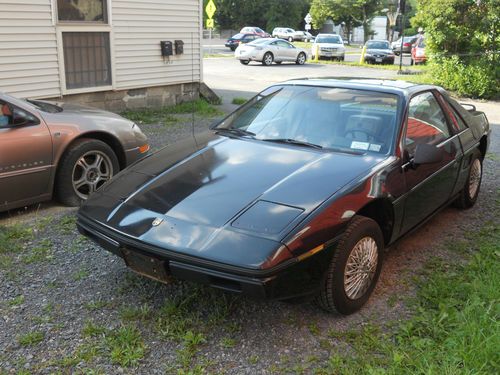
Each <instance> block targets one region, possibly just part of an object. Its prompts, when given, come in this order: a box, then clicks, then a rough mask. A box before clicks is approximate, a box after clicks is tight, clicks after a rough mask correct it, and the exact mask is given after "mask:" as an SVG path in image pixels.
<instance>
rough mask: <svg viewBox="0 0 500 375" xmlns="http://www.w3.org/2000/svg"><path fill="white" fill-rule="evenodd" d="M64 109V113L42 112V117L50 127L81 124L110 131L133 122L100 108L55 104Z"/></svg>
mask: <svg viewBox="0 0 500 375" xmlns="http://www.w3.org/2000/svg"><path fill="white" fill-rule="evenodd" d="M55 104H57V105H58V106H59V107H61V108H62V109H63V111H62V112H56V113H48V112H42V111H40V114H41V116H42V117H43V119H44V120H45V122H46V123H47V124H49V126H50V125H51V124H75V123H77V124H79V125H82V126H84V127H85V126H87V125H90V126H92V127H93V128H95V127H97V128H102V129H107V130H110V129H112V128H113V127H115V126H117V125H118V126H128V128H131V126H132V125H133V122H132V121H130V120H127V119H125V118H123V117H122V116H120V115H118V114H116V113H113V112H108V111H105V110H103V109H99V108H91V107H85V106H81V105H77V104H70V103H55Z"/></svg>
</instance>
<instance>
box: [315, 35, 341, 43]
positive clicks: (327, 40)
mask: <svg viewBox="0 0 500 375" xmlns="http://www.w3.org/2000/svg"><path fill="white" fill-rule="evenodd" d="M316 43H332V44H342V42H341V41H340V37H338V36H319V37H318V38H317V39H316Z"/></svg>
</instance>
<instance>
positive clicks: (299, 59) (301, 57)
mask: <svg viewBox="0 0 500 375" xmlns="http://www.w3.org/2000/svg"><path fill="white" fill-rule="evenodd" d="M306 59H307V58H306V54H305V53H304V52H301V53H299V55H298V56H297V60H296V61H295V64H297V65H304V64H305V63H306Z"/></svg>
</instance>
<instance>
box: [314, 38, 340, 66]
mask: <svg viewBox="0 0 500 375" xmlns="http://www.w3.org/2000/svg"><path fill="white" fill-rule="evenodd" d="M316 51H318V56H319V58H320V59H321V58H328V59H338V60H340V61H343V60H344V57H345V47H344V41H343V40H342V37H341V36H340V35H337V34H318V35H317V36H316V39H314V43H313V45H312V47H311V55H312V58H313V59H314V58H315V57H316Z"/></svg>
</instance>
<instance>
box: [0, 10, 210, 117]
mask: <svg viewBox="0 0 500 375" xmlns="http://www.w3.org/2000/svg"><path fill="white" fill-rule="evenodd" d="M202 5H203V0H0V91H4V92H6V93H9V94H12V95H15V96H18V97H31V98H61V97H62V98H64V100H66V101H77V102H80V103H82V102H83V103H86V104H91V105H95V106H99V107H105V108H108V109H112V110H121V109H123V108H134V107H141V106H145V105H150V106H159V105H164V104H173V103H175V102H177V101H179V100H182V99H183V98H184V97H189V96H191V95H192V94H193V92H195V94H196V95H197V94H198V89H199V83H200V82H201V81H202V53H201V37H202V29H201V26H202ZM176 41H177V42H176ZM161 42H166V43H164V48H163V49H162V48H161ZM170 44H171V47H172V48H171V50H170V48H169V47H170ZM162 52H163V54H166V56H163V55H162ZM169 53H172V54H171V55H169Z"/></svg>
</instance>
